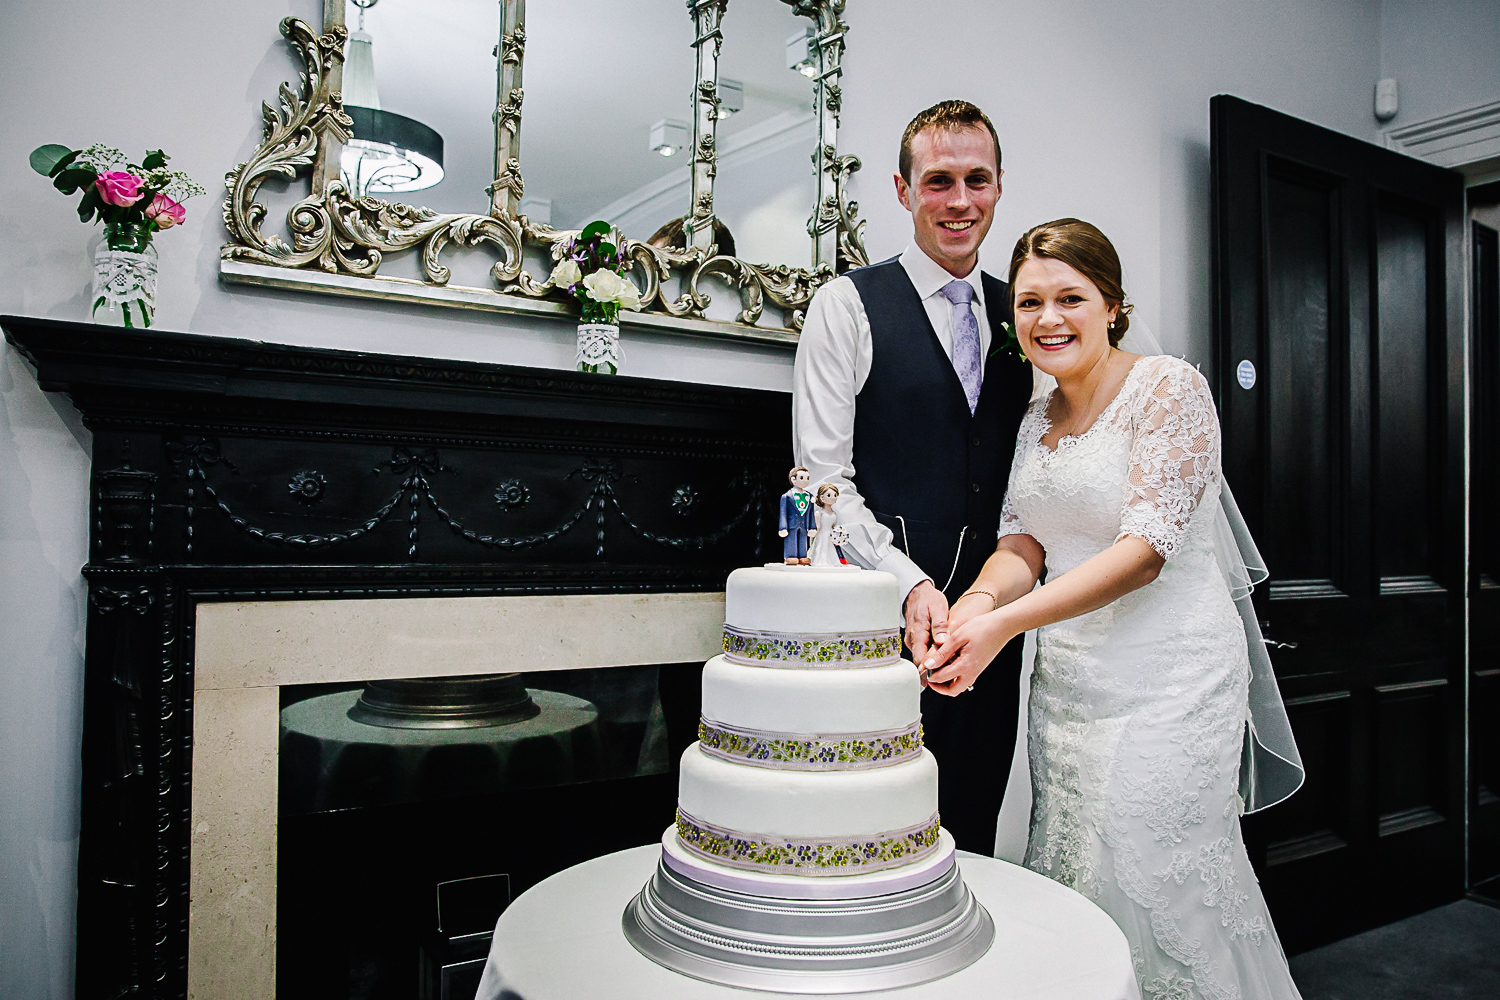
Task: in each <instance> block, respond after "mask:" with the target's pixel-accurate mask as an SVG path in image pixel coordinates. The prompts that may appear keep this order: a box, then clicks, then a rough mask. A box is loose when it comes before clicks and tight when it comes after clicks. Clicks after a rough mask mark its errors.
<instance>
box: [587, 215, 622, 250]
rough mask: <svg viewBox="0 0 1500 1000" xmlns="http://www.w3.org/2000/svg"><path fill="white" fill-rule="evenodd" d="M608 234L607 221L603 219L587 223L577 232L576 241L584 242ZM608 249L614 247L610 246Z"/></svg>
mask: <svg viewBox="0 0 1500 1000" xmlns="http://www.w3.org/2000/svg"><path fill="white" fill-rule="evenodd" d="M608 235H609V223H607V222H603V221H600V222H590V223H589V224H588V225H586V226H584V227H583V232H581V233H579V234H578V242H580V243H584V242H587V241H589V240H592V239H595V238H597V237H600V236H608ZM606 245H608V244H606ZM610 249H611V250H613V249H614V248H613V247H610Z"/></svg>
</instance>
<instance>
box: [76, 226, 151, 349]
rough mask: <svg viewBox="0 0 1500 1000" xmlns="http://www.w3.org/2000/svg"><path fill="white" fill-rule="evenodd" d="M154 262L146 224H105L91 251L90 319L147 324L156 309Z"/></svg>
mask: <svg viewBox="0 0 1500 1000" xmlns="http://www.w3.org/2000/svg"><path fill="white" fill-rule="evenodd" d="M156 263H157V257H156V247H155V246H154V245H153V244H152V242H151V226H150V225H149V224H146V223H139V224H118V225H115V224H106V225H105V227H104V241H103V242H102V243H100V244H99V248H98V249H97V250H95V251H94V294H93V303H94V305H93V309H92V317H93V320H94V322H95V323H105V324H108V325H110V326H128V327H148V326H150V325H151V317H152V315H153V314H154V313H155V312H156Z"/></svg>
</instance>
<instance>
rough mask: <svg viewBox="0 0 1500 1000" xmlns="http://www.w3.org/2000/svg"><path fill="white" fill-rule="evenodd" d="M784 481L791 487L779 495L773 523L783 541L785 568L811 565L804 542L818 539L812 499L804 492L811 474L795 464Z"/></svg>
mask: <svg viewBox="0 0 1500 1000" xmlns="http://www.w3.org/2000/svg"><path fill="white" fill-rule="evenodd" d="M787 479H789V480H790V481H791V484H792V488H791V489H789V490H787V491H786V492H785V493H783V494H782V495H781V517H780V520H779V521H778V523H777V527H778V528H780V529H781V530H780V534H781V537H782V539H783V542H782V546H781V548H782V555H784V556H785V557H786V564H787V565H788V566H799V565H800V566H807V565H809V564H811V562H812V560H811V559H809V558H807V542H808V539H811V538H816V537H818V522H817V515H816V514H815V513H814V510H813V498H812V494H811V493H809V492H807V484H808V483H810V482H812V474H811V473H810V472H808V471H807V470H806V469H804V468H803V467H802V466H800V465H799V466H797V467H796V468H795V469H793V470H792V471H791V472H789V473H787Z"/></svg>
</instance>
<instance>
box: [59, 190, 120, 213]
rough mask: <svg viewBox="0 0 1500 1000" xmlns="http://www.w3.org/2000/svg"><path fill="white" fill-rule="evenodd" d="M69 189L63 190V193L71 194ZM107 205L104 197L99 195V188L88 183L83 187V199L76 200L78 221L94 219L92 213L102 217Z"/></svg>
mask: <svg viewBox="0 0 1500 1000" xmlns="http://www.w3.org/2000/svg"><path fill="white" fill-rule="evenodd" d="M72 193H73V192H71V191H63V194H72ZM108 207H109V206H107V205H105V204H104V199H103V198H100V197H99V189H98V188H96V187H94V186H93V185H92V184H90V185H89V186H88V187H86V188H85V189H84V192H83V199H82V200H81V201H79V202H78V221H79V222H92V221H94V213H96V212H97V213H98V214H99V216H100V218H103V216H104V212H105V209H107V208H108Z"/></svg>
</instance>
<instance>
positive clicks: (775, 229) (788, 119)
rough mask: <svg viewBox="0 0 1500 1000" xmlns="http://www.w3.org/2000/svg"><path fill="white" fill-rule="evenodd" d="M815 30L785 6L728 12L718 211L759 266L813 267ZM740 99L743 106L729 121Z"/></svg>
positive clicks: (763, 3)
mask: <svg viewBox="0 0 1500 1000" xmlns="http://www.w3.org/2000/svg"><path fill="white" fill-rule="evenodd" d="M811 31H812V22H811V21H809V20H808V19H807V18H804V17H798V16H797V15H796V14H794V13H792V8H791V7H789V6H787V4H786V3H784V2H782V0H738V2H736V3H732V4H730V5H729V10H728V13H726V14H725V16H724V49H723V52H722V53H721V54H720V56H719V97H720V100H721V102H722V103H721V110H720V112H719V113H720V119H719V123H718V130H717V136H716V139H717V145H718V149H719V174H718V177H717V178H716V179H715V181H714V215H715V216H716V217H717V218H718V220H719V222H720V223H722V224H723V226H724V227H725V228H726V229H728V231H729V232H730V233H731V234H733V236H734V241H735V246H736V248H737V250H736V256H738V257H740V258H742V259H744V260H747V261H751V262H753V263H757V264H787V265H789V266H791V267H810V266H811V265H812V238H811V237H810V236H808V234H807V219H808V216H810V215H811V214H812V210H813V203H814V201H815V200H816V199H817V178H816V177H815V176H814V174H813V163H812V155H813V151H814V150H815V149H816V148H817V141H818V127H817V121H816V119H815V118H814V116H813V81H812V80H811V79H810V78H809V76H808V75H807V74H808V73H812V74H816V72H817V69H816V63H817V57H816V48H815V43H814V42H813V40H812V38H811V37H810V32H811ZM810 50H811V51H812V52H813V57H812V61H811V63H809V62H808V61H807V56H808V53H809V51H810ZM731 95H733V96H734V97H737V98H738V99H739V101H740V104H741V107H740V108H739V109H738V110H735V111H733V113H731V114H729V115H728V117H725V112H726V111H727V110H728V104H729V102H728V101H726V100H725V98H726V97H729V96H731ZM721 242H722V241H721ZM719 252H720V253H723V252H724V250H723V249H722V246H721V248H720V251H719Z"/></svg>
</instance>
